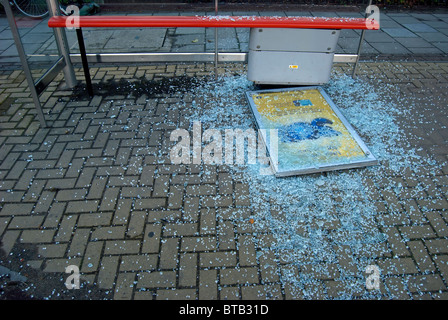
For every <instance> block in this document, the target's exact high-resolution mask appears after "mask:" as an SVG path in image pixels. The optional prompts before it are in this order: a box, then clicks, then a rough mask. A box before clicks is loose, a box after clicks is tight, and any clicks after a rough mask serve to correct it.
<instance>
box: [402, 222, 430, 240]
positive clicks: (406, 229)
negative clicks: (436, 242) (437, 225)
mask: <svg viewBox="0 0 448 320" xmlns="http://www.w3.org/2000/svg"><path fill="white" fill-rule="evenodd" d="M399 229H400V232H401V234H402V235H403V236H405V237H407V238H408V239H422V238H433V237H435V233H434V231H433V229H432V228H431V226H429V225H420V226H402V227H399Z"/></svg>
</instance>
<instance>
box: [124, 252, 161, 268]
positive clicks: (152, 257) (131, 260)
mask: <svg viewBox="0 0 448 320" xmlns="http://www.w3.org/2000/svg"><path fill="white" fill-rule="evenodd" d="M157 261H158V257H157V255H156V254H139V255H126V256H123V257H122V258H121V263H120V272H127V271H141V270H150V271H151V270H155V269H156V268H157Z"/></svg>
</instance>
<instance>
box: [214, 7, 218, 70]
mask: <svg viewBox="0 0 448 320" xmlns="http://www.w3.org/2000/svg"><path fill="white" fill-rule="evenodd" d="M217 15H218V0H215V16H217ZM214 63H215V79H218V28H215V60H214Z"/></svg>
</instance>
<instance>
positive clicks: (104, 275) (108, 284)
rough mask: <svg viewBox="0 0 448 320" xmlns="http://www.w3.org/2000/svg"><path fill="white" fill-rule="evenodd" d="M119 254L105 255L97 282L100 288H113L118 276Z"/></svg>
mask: <svg viewBox="0 0 448 320" xmlns="http://www.w3.org/2000/svg"><path fill="white" fill-rule="evenodd" d="M118 262H119V257H118V256H104V257H103V258H102V259H101V265H100V268H99V272H98V279H97V284H98V287H99V288H100V289H112V288H113V287H114V282H115V279H116V276H117V270H118Z"/></svg>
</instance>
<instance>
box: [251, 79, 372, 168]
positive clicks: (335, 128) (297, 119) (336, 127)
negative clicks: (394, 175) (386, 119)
mask: <svg viewBox="0 0 448 320" xmlns="http://www.w3.org/2000/svg"><path fill="white" fill-rule="evenodd" d="M246 95H247V99H248V101H249V104H250V107H251V109H252V112H253V114H254V116H255V119H256V122H257V126H258V128H259V129H262V130H260V131H261V132H266V134H264V135H261V136H262V139H263V140H264V141H263V143H264V144H265V146H266V148H267V152H268V154H269V157H270V164H271V168H272V170H273V171H274V174H275V175H276V176H291V175H300V174H309V173H315V172H324V171H332V170H340V169H349V168H357V167H365V166H370V165H376V164H377V159H376V158H375V157H374V156H373V155H372V153H371V152H370V151H369V150H368V148H367V146H366V145H365V144H364V142H363V141H362V140H361V138H360V137H359V135H358V134H357V133H356V132H355V130H354V129H353V127H352V126H351V125H350V124H349V123H348V121H347V120H346V119H345V117H344V116H343V115H342V114H341V112H340V111H339V110H338V108H337V107H336V105H335V104H334V103H333V102H332V101H331V99H330V97H329V96H328V95H327V94H326V93H325V91H324V90H323V89H322V88H321V87H318V86H313V87H300V88H288V89H273V90H272V89H271V90H258V91H250V92H247V93H246ZM263 129H264V130H263ZM271 129H276V130H271ZM270 132H271V134H270V135H269V133H270ZM272 132H275V135H274V134H272ZM273 138H275V139H273Z"/></svg>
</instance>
